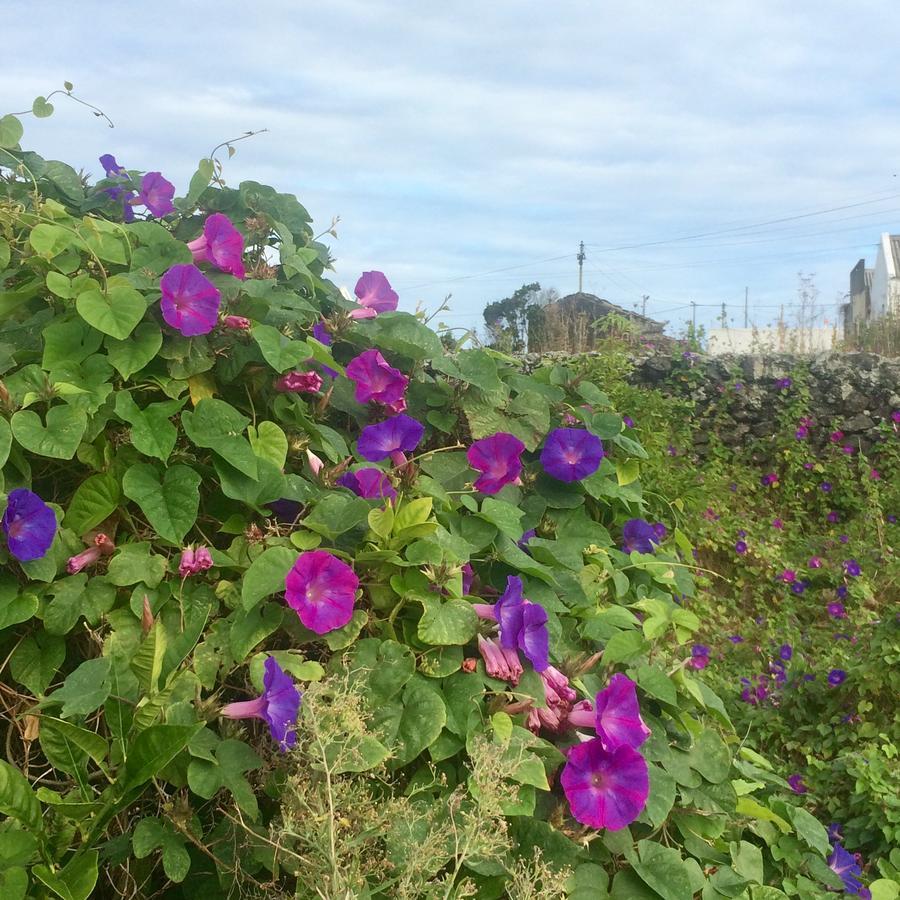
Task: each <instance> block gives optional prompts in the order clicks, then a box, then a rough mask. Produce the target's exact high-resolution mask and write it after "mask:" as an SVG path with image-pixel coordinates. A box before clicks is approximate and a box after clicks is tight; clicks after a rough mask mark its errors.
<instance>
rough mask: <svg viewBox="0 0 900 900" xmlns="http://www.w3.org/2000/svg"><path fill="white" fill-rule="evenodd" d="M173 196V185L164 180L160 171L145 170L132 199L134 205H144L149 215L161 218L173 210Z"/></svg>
mask: <svg viewBox="0 0 900 900" xmlns="http://www.w3.org/2000/svg"><path fill="white" fill-rule="evenodd" d="M174 196H175V185H174V184H172V182H171V181H166V179H165V178H163V177H162V174H161V173H160V172H147V174H146V175H144V177H143V178H141V189H140V190H139V191H138V195H137V197H136V198H135V200H134V204H135V206H146V207H147V209H148V211H149V212H150V215H151V216H156V218H158V219H159V218H162V217H163V216H167V215H169V213H173V212H175V205H174V204H173V203H172V198H173V197H174Z"/></svg>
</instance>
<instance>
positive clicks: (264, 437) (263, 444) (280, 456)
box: [247, 422, 288, 469]
mask: <svg viewBox="0 0 900 900" xmlns="http://www.w3.org/2000/svg"><path fill="white" fill-rule="evenodd" d="M247 437H248V438H249V439H250V446H251V447H252V448H253V452H254V453H255V454H256V455H257V456H258V457H260V458H261V459H267V460H268V461H269V462H270V463H272V464H273V465H274V466H276V467H277V468H279V469H283V468H284V463H285V460H286V459H287V452H288V439H287V435H286V434H285V433H284V432H283V431H282V430H281V428H280V427H279V426H278V425H276V424H275V423H274V422H260V423H259V426H258V427H257V428H254V427H253V426H252V425H249V426H247Z"/></svg>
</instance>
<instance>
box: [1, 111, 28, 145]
mask: <svg viewBox="0 0 900 900" xmlns="http://www.w3.org/2000/svg"><path fill="white" fill-rule="evenodd" d="M24 133H25V129H24V128H22V123H21V122H20V121H19V120H18V119H17V118H16V117H15V116H0V147H6V148H10V147H15V146H16V145H17V144H18V143H19V139H20V138H21V137H22V135H23V134H24Z"/></svg>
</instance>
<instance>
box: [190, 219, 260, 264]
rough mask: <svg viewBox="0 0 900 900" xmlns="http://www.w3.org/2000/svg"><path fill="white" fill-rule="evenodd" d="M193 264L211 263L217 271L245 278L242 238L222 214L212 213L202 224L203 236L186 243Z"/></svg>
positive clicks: (229, 220)
mask: <svg viewBox="0 0 900 900" xmlns="http://www.w3.org/2000/svg"><path fill="white" fill-rule="evenodd" d="M187 246H188V250H190V251H191V254H192V255H193V257H194V262H208V263H212V264H213V265H214V266H215V267H216V268H217V269H220V270H221V271H223V272H228V273H229V274H230V275H234V277H235V278H242V279H243V278H246V277H247V275H246V272H245V271H244V236H243V235H242V234H241V233H240V232H239V231H238V230H237V228H235V227H234V225H232V224H231V219H229V218H228V216H226V215H223V214H222V213H213V214H212V215H211V216H208V217H207V219H206V221H205V222H204V223H203V234H201V235H200V237H198V238H195V239H194V240H192V241H188V245H187Z"/></svg>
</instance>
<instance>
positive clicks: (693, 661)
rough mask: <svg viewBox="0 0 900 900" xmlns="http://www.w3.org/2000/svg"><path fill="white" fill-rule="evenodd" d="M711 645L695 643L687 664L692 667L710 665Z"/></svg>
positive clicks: (702, 667) (698, 667)
mask: <svg viewBox="0 0 900 900" xmlns="http://www.w3.org/2000/svg"><path fill="white" fill-rule="evenodd" d="M709 653H710V651H709V647H707V646H706V644H694V646H693V647H691V658H690V659H689V660H688V661H687V664H688V665H689V666H690V667H691V668H692V669H705V668H706V667H707V666H708V665H709Z"/></svg>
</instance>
